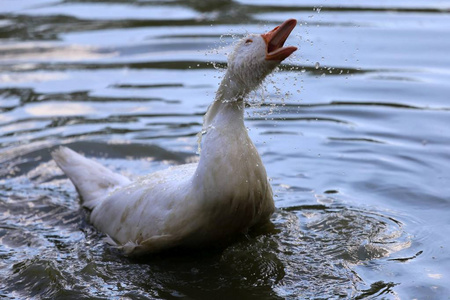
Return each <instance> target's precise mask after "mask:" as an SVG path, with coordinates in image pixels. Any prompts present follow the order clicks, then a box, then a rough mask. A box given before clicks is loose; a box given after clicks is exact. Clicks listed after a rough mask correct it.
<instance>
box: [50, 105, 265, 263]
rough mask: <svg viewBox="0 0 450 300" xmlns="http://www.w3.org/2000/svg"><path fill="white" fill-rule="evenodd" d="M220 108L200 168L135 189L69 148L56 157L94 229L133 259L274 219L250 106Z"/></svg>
mask: <svg viewBox="0 0 450 300" xmlns="http://www.w3.org/2000/svg"><path fill="white" fill-rule="evenodd" d="M213 105H214V104H213ZM216 106H219V107H218V108H217V107H216V109H217V110H218V112H219V113H218V114H217V115H216V116H215V118H213V120H212V121H211V122H210V124H209V125H208V128H207V129H206V134H204V136H203V139H202V148H201V157H200V161H199V163H198V164H186V165H181V166H175V167H171V168H169V169H167V170H163V171H160V172H156V173H152V174H149V175H146V176H143V177H139V178H137V179H136V180H134V181H133V182H131V181H129V180H128V179H126V178H122V177H121V175H118V174H115V173H112V172H111V171H109V170H108V169H106V168H105V167H103V166H101V165H100V164H98V163H95V162H93V161H91V160H89V159H87V158H84V157H83V156H81V155H79V154H77V153H75V152H73V151H71V150H70V149H68V148H63V147H61V148H60V149H59V150H56V151H55V153H54V158H55V160H56V162H57V163H58V165H59V166H60V167H61V169H62V170H63V171H64V172H65V173H66V174H67V176H68V177H69V178H70V179H71V180H72V181H73V183H74V184H75V186H77V188H78V190H79V192H80V194H81V196H82V198H83V201H84V202H83V203H84V206H85V207H87V208H89V209H91V210H92V212H91V216H90V221H91V223H92V224H93V225H94V226H95V227H96V228H98V229H99V230H100V231H102V232H104V233H106V234H107V235H108V236H109V237H110V238H111V241H112V242H113V243H115V244H116V245H117V246H118V247H120V248H122V249H123V251H124V252H125V253H126V254H129V255H139V254H142V253H149V252H157V251H160V250H163V249H166V248H170V247H174V246H201V245H205V244H211V243H214V242H216V241H220V240H223V239H225V238H227V237H229V236H231V235H233V234H236V233H239V232H243V231H245V230H247V229H248V228H250V227H251V226H253V225H255V224H257V223H263V222H266V221H268V219H269V217H270V215H271V214H272V213H273V211H274V204H273V199H272V191H271V187H270V184H269V182H268V180H267V174H266V171H265V168H264V166H263V164H262V162H261V158H260V156H259V154H258V152H257V150H256V148H255V146H254V145H253V143H252V141H251V140H250V138H249V136H248V134H247V130H246V128H245V127H244V123H243V113H242V109H243V107H241V106H243V104H242V103H240V104H239V103H236V102H234V103H217V104H216ZM224 124H227V126H224ZM89 174H91V176H89ZM102 187H103V188H102ZM99 191H102V192H103V193H104V194H99V193H98V192H99ZM94 194H95V196H94V197H92V195H94Z"/></svg>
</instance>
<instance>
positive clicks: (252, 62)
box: [226, 19, 297, 100]
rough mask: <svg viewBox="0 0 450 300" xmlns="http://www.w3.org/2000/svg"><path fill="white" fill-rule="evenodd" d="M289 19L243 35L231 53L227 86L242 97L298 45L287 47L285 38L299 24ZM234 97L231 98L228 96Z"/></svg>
mask: <svg viewBox="0 0 450 300" xmlns="http://www.w3.org/2000/svg"><path fill="white" fill-rule="evenodd" d="M296 24H297V21H296V20H295V19H289V20H286V21H285V22H283V23H282V24H281V25H279V26H277V27H275V28H274V29H273V30H271V31H269V32H267V33H263V34H250V35H248V36H246V37H244V38H243V39H241V40H240V41H239V42H238V43H237V44H236V46H235V48H234V51H233V52H232V53H231V54H230V55H229V57H228V70H227V73H228V74H227V75H228V76H226V77H228V81H229V82H228V84H229V85H231V86H228V88H231V89H233V90H235V91H236V93H233V94H234V95H237V96H238V98H241V97H243V96H245V95H246V94H248V93H249V92H250V91H252V90H254V89H255V88H257V87H258V86H259V85H260V84H261V83H262V82H263V80H264V78H265V77H266V76H267V75H268V74H270V73H271V72H272V71H273V70H274V69H275V68H276V67H277V66H278V65H279V64H280V63H281V62H282V61H283V60H284V59H286V58H287V57H288V56H289V55H291V54H292V53H293V52H294V51H295V50H297V48H296V47H293V46H287V47H284V43H285V41H286V39H287V38H288V37H289V34H290V33H291V31H292V30H293V29H294V27H295V26H296ZM229 100H231V99H229Z"/></svg>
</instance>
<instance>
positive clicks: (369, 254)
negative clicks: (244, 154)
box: [0, 0, 450, 299]
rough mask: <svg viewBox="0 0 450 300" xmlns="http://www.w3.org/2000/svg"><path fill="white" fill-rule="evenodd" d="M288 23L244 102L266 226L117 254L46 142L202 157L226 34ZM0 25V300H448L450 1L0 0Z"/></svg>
mask: <svg viewBox="0 0 450 300" xmlns="http://www.w3.org/2000/svg"><path fill="white" fill-rule="evenodd" d="M288 18H295V19H297V20H298V21H299V25H298V26H297V27H296V28H295V29H294V31H293V33H292V35H291V37H290V38H289V39H288V42H287V44H289V45H295V46H297V47H298V48H299V50H298V51H297V52H296V53H295V55H293V56H292V57H291V58H289V59H288V60H286V61H285V63H284V64H283V65H282V66H281V67H280V69H279V70H278V71H277V72H276V73H275V74H274V75H273V76H271V77H270V78H269V79H268V80H267V81H266V83H265V84H264V86H263V87H261V88H260V89H259V90H258V91H256V92H255V93H254V94H253V95H252V96H251V97H250V99H249V107H248V109H247V113H246V125H247V127H248V130H249V134H250V136H251V138H252V139H253V141H254V142H255V145H256V147H257V148H258V150H259V152H260V154H261V156H262V159H263V161H264V163H265V166H266V169H267V173H268V175H269V177H270V178H271V183H272V186H273V190H274V193H275V194H276V198H275V202H276V206H277V211H276V213H275V214H274V216H273V218H272V226H271V227H270V228H265V229H264V230H261V232H253V233H251V234H249V235H248V236H243V237H239V238H238V239H237V240H236V241H235V242H234V243H233V244H231V245H230V246H228V247H226V248H221V249H205V250H199V251H192V252H183V251H175V252H170V253H165V254H160V255H154V256H151V257H148V258H146V259H141V260H133V259H129V258H125V257H123V256H122V255H120V253H119V252H117V251H116V250H115V249H113V248H111V247H110V246H108V245H107V244H106V243H105V242H104V236H103V235H102V234H101V233H99V232H97V231H96V230H95V228H93V227H92V226H91V225H90V224H89V223H88V222H87V221H86V215H87V213H86V212H85V211H84V210H83V209H82V208H80V205H79V199H78V195H77V193H76V190H75V188H74V187H73V186H72V184H71V183H70V181H69V180H68V179H67V178H66V177H65V176H64V175H63V174H62V173H61V171H59V169H58V168H57V167H56V165H55V163H54V162H53V161H52V160H51V158H50V152H51V150H52V149H54V148H55V147H56V146H58V145H62V144H63V145H68V146H69V147H71V148H72V149H74V150H76V151H79V152H82V153H84V154H85V155H87V156H89V157H93V158H94V159H96V160H97V161H99V162H101V163H103V164H105V165H107V166H108V167H110V168H111V169H113V170H115V171H117V172H121V173H122V174H125V175H129V176H136V175H142V174H147V173H149V172H152V171H156V170H160V169H164V168H166V167H168V166H171V165H176V164H182V163H185V162H192V161H195V160H196V159H197V155H196V151H197V136H196V134H197V133H198V132H199V131H200V130H201V123H202V115H203V114H204V113H205V111H206V108H207V107H208V105H209V103H210V102H211V101H212V99H213V97H214V93H215V90H216V89H217V87H218V83H219V82H220V79H221V76H222V75H223V68H224V66H225V64H226V53H228V52H229V51H230V46H231V45H232V44H233V42H235V41H236V40H237V39H238V38H239V37H240V36H242V35H243V34H245V33H247V32H251V33H262V32H264V31H266V30H268V29H271V28H273V27H274V26H276V25H278V24H280V23H281V22H282V21H284V20H286V19H288ZM0 39H1V43H0V111H1V114H0V298H6V299H24V298H55V299H57V298H61V299H62V298H63V299H71V298H73V299H111V298H121V297H122V298H124V299H175V298H188V299H212V298H213V297H214V298H216V299H230V298H233V299H337V298H343V299H348V298H354V299H365V298H368V299H449V295H450V288H449V282H450V213H449V212H450V130H449V128H450V104H449V95H450V84H449V82H450V55H449V50H450V2H448V1H438V0H427V1H426V0H421V1H419V0H413V1H406V0H402V1H382V0H377V1H371V2H367V1H350V0H349V1H344V0H338V1H288V0H281V1H267V0H259V1H249V0H218V1H200V0H188V1H169V0H161V1H144V0H142V1H125V0H117V1H107V0H104V1H102V0H79V1H76V0H75V1H70V0H66V1H55V0H20V1H14V0H3V1H2V2H1V4H0Z"/></svg>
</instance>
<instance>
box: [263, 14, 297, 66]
mask: <svg viewBox="0 0 450 300" xmlns="http://www.w3.org/2000/svg"><path fill="white" fill-rule="evenodd" d="M295 25H297V20H295V19H289V20H286V21H284V22H283V24H281V25H280V26H277V27H275V28H274V29H273V30H271V31H269V32H267V33H263V34H261V36H262V37H263V39H264V41H266V45H267V50H266V60H278V61H282V60H284V59H286V58H287V57H288V56H289V55H291V54H292V53H293V52H294V51H295V50H297V47H293V46H289V47H283V45H284V42H285V41H286V39H287V38H288V37H289V34H290V33H291V31H292V30H293V29H294V27H295Z"/></svg>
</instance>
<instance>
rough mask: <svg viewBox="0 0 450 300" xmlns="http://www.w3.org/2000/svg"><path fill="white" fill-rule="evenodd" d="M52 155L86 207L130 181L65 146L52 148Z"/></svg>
mask: <svg viewBox="0 0 450 300" xmlns="http://www.w3.org/2000/svg"><path fill="white" fill-rule="evenodd" d="M52 157H53V159H54V160H55V162H56V164H57V165H58V166H59V167H60V168H61V170H62V171H63V172H64V173H65V174H66V175H67V177H69V179H70V180H71V181H72V183H73V184H74V185H75V187H76V188H77V190H78V193H79V194H80V196H81V203H82V205H83V206H84V207H86V208H89V209H93V208H94V207H96V206H97V205H98V204H99V203H100V202H101V201H102V200H103V198H105V197H106V196H107V195H108V194H109V192H111V191H113V190H114V189H116V188H118V187H120V186H123V185H126V184H128V183H130V180H129V179H128V178H126V177H124V176H122V175H120V174H117V173H114V172H112V171H111V170H109V169H108V168H106V167H104V166H102V165H101V164H99V163H97V162H95V161H93V160H91V159H88V158H86V157H84V156H83V155H81V154H78V153H77V152H75V151H73V150H71V149H69V148H67V147H63V146H61V147H59V148H58V149H56V150H54V151H53V152H52Z"/></svg>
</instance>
